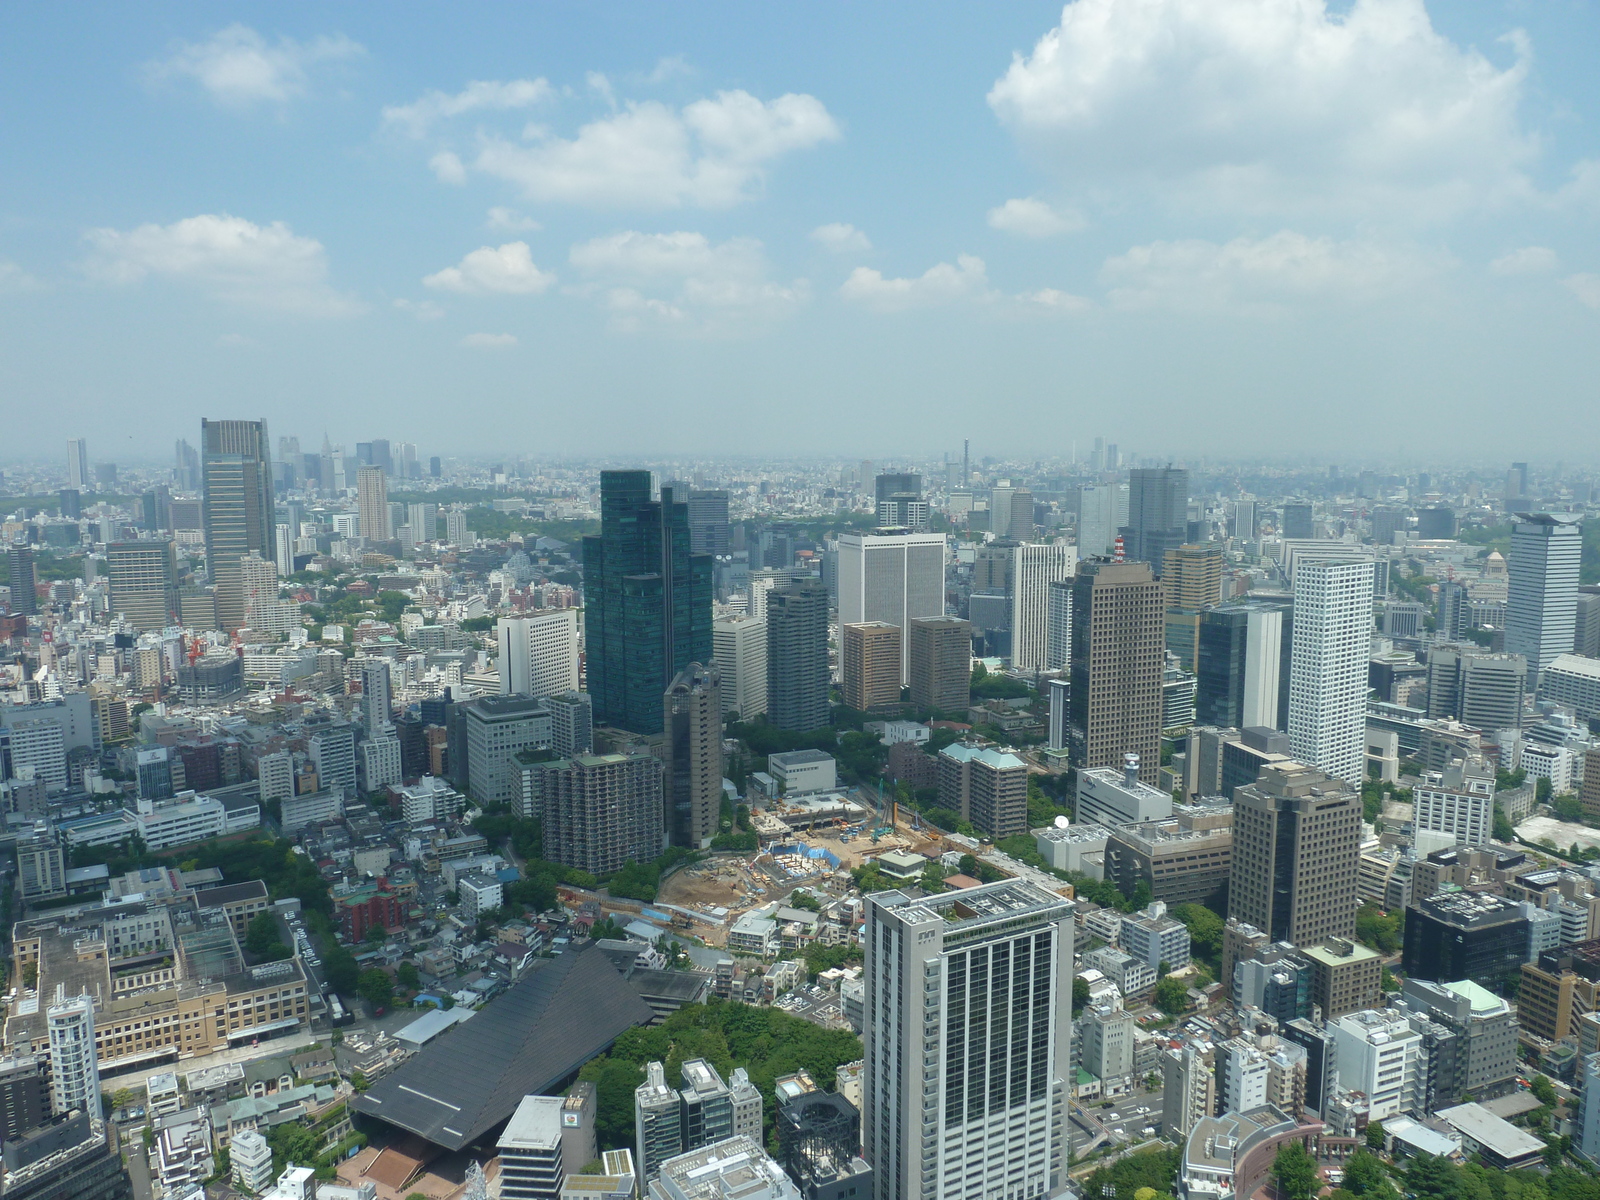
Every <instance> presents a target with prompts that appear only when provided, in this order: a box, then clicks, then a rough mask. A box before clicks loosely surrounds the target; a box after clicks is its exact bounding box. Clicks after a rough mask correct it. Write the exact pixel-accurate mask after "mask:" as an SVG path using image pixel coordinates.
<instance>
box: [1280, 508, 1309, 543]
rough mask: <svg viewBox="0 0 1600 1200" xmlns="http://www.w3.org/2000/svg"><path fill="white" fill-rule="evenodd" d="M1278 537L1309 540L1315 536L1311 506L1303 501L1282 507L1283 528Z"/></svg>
mask: <svg viewBox="0 0 1600 1200" xmlns="http://www.w3.org/2000/svg"><path fill="white" fill-rule="evenodd" d="M1278 534H1279V536H1280V537H1284V538H1290V539H1297V540H1309V539H1311V538H1313V537H1315V536H1316V522H1315V521H1314V520H1313V519H1312V513H1311V505H1310V504H1309V503H1305V502H1303V501H1300V502H1292V503H1289V504H1285V505H1284V506H1283V528H1282V529H1280V530H1278Z"/></svg>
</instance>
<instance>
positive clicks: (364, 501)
mask: <svg viewBox="0 0 1600 1200" xmlns="http://www.w3.org/2000/svg"><path fill="white" fill-rule="evenodd" d="M356 511H357V512H358V513H360V515H361V540H362V541H363V542H365V543H366V544H367V545H369V546H372V545H376V544H377V543H378V542H386V541H388V540H389V539H390V538H391V537H393V536H394V531H393V530H392V529H391V528H390V526H389V480H388V477H387V476H386V475H385V474H384V472H383V468H382V467H362V468H361V469H360V470H358V471H357V472H356Z"/></svg>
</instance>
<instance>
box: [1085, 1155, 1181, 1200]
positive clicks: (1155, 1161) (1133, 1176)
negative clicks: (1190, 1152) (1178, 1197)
mask: <svg viewBox="0 0 1600 1200" xmlns="http://www.w3.org/2000/svg"><path fill="white" fill-rule="evenodd" d="M1182 1157H1183V1155H1182V1152H1181V1151H1178V1150H1144V1151H1141V1152H1140V1153H1138V1154H1129V1155H1125V1156H1124V1157H1122V1158H1119V1159H1118V1160H1117V1161H1116V1162H1114V1163H1112V1164H1110V1165H1109V1166H1104V1167H1101V1168H1099V1169H1098V1170H1096V1171H1095V1172H1094V1174H1092V1175H1090V1176H1089V1178H1088V1179H1086V1180H1084V1181H1083V1190H1082V1194H1083V1195H1085V1196H1094V1197H1098V1198H1101V1200H1171V1197H1172V1194H1173V1192H1174V1190H1175V1188H1176V1184H1177V1178H1178V1164H1179V1162H1180V1160H1181V1159H1182ZM1142 1189H1149V1190H1150V1192H1151V1195H1149V1196H1141V1195H1140V1194H1139V1193H1140V1191H1141V1190H1142Z"/></svg>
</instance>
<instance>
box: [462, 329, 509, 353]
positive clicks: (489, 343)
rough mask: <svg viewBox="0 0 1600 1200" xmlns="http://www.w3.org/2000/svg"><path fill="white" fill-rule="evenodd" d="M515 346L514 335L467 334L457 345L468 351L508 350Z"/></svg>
mask: <svg viewBox="0 0 1600 1200" xmlns="http://www.w3.org/2000/svg"><path fill="white" fill-rule="evenodd" d="M516 344H517V335H516V334H514V333H469V334H467V336H466V337H464V338H462V339H461V341H460V342H458V343H457V345H460V346H465V347H466V348H467V349H469V350H509V349H510V348H511V347H512V346H515V345H516Z"/></svg>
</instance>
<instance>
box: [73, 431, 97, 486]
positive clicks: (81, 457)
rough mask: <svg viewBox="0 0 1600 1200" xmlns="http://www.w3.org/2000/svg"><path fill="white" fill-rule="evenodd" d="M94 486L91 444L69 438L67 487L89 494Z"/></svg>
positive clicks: (80, 439) (79, 439) (81, 439)
mask: <svg viewBox="0 0 1600 1200" xmlns="http://www.w3.org/2000/svg"><path fill="white" fill-rule="evenodd" d="M93 485H94V476H93V475H91V474H89V443H88V442H86V441H84V439H83V438H68V439H67V486H68V487H69V488H76V489H77V490H78V491H80V492H87V491H89V490H90V489H91V488H92V487H93Z"/></svg>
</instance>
